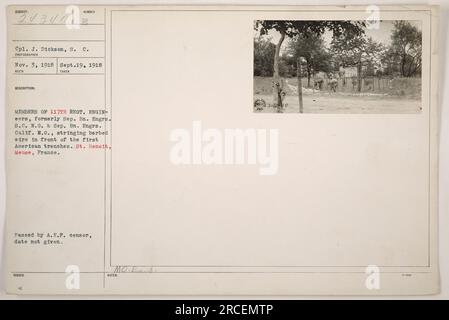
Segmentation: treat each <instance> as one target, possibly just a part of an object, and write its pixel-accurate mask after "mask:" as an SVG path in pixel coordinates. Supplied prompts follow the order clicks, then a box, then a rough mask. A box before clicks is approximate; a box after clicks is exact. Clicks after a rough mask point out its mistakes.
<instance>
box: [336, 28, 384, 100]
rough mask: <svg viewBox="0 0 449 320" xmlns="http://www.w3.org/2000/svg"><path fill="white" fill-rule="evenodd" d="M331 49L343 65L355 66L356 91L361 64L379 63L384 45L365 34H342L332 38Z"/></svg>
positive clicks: (359, 86)
mask: <svg viewBox="0 0 449 320" xmlns="http://www.w3.org/2000/svg"><path fill="white" fill-rule="evenodd" d="M331 51H332V52H333V53H334V55H335V56H336V57H337V59H338V60H339V61H340V63H341V65H343V66H344V67H348V66H351V67H354V66H355V67H357V91H359V92H360V91H361V90H362V71H363V66H364V65H365V66H366V65H371V66H374V65H380V63H381V56H382V53H383V52H384V51H385V47H384V46H383V45H382V44H381V43H378V42H376V41H374V40H373V39H372V38H366V36H365V35H360V36H358V37H348V36H347V35H345V34H342V35H340V36H338V37H334V38H333V39H332V42H331Z"/></svg>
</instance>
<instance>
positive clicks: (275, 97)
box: [273, 31, 285, 108]
mask: <svg viewBox="0 0 449 320" xmlns="http://www.w3.org/2000/svg"><path fill="white" fill-rule="evenodd" d="M284 39H285V32H284V31H281V37H280V38H279V41H278V43H277V44H276V51H275V53H274V62H273V103H274V104H275V105H277V106H278V108H280V107H282V100H280V99H279V97H280V92H279V90H282V83H281V81H280V80H281V79H280V76H279V60H280V55H281V45H282V42H284ZM277 83H278V84H279V85H276V84H277Z"/></svg>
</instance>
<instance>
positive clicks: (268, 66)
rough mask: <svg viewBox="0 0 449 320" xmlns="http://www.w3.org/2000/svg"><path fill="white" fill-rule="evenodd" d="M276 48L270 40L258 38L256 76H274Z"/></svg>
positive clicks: (255, 41) (255, 50) (255, 51)
mask: <svg viewBox="0 0 449 320" xmlns="http://www.w3.org/2000/svg"><path fill="white" fill-rule="evenodd" d="M275 50H276V46H275V45H274V44H273V43H272V42H271V41H270V39H264V38H262V37H258V38H255V39H254V75H255V76H262V77H272V76H273V63H271V61H273V59H274V52H275Z"/></svg>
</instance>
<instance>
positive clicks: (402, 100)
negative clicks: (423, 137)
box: [253, 20, 422, 114]
mask: <svg viewBox="0 0 449 320" xmlns="http://www.w3.org/2000/svg"><path fill="white" fill-rule="evenodd" d="M421 72H422V26H421V22H420V21H413V20H381V21H362V20H354V21H352V20H339V21H336V20H334V21H333V20H319V21H309V20H256V21H254V69H253V76H254V86H253V90H254V101H253V102H254V106H253V108H254V112H256V113H400V114H401V113H403V114H407V113H420V112H421V111H422V103H421V99H422V98H421V92H422V90H421V82H422V79H421Z"/></svg>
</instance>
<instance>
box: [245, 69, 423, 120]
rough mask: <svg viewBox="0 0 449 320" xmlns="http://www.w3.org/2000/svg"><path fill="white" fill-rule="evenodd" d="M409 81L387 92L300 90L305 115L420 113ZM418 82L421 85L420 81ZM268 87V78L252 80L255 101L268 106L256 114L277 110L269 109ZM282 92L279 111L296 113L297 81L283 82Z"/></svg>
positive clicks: (269, 89)
mask: <svg viewBox="0 0 449 320" xmlns="http://www.w3.org/2000/svg"><path fill="white" fill-rule="evenodd" d="M410 80H411V81H409V82H410V85H409V86H408V85H404V83H405V82H404V81H402V82H400V87H401V88H402V89H398V88H399V87H397V88H395V87H394V81H393V82H392V83H393V85H391V88H388V92H379V91H377V92H376V90H366V91H362V92H360V93H359V92H354V91H350V90H349V91H348V90H337V92H330V91H329V90H327V89H323V90H322V91H319V90H312V89H310V88H303V105H304V113H419V112H421V110H422V109H421V108H422V105H421V99H420V98H421V94H420V92H421V90H420V88H419V90H418V89H416V86H417V81H416V79H410ZM418 80H419V86H420V79H418ZM271 84H272V79H271V78H261V77H255V78H254V100H256V99H263V100H264V101H265V102H266V105H267V107H266V108H264V109H263V110H257V112H265V113H267V112H268V113H272V112H277V111H278V110H277V108H274V107H272V106H270V105H271V104H272V102H273V97H272V94H271V92H272V87H271ZM400 90H402V91H400ZM284 91H285V93H286V95H285V98H284V104H286V106H285V108H284V110H283V111H282V112H285V113H298V112H299V101H298V94H297V80H296V79H294V78H291V79H284ZM417 92H419V95H418V94H417Z"/></svg>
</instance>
